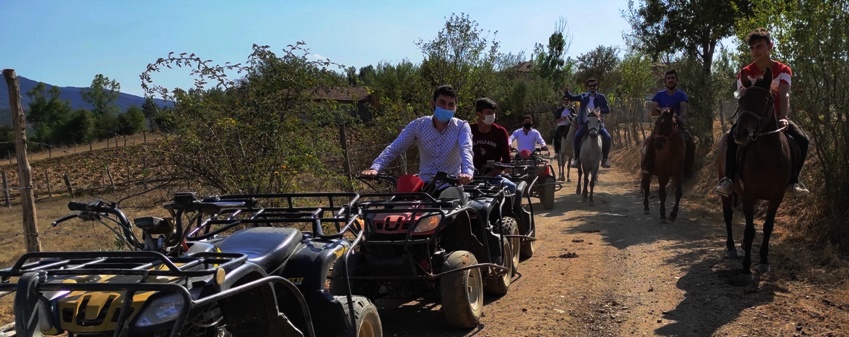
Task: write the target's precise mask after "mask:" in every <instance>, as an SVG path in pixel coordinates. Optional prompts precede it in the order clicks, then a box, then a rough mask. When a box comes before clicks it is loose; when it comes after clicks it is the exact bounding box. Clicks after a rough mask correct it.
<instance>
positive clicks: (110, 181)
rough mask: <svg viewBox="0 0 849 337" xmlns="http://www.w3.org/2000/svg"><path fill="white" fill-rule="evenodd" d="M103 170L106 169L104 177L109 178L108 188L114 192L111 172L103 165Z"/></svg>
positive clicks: (107, 166)
mask: <svg viewBox="0 0 849 337" xmlns="http://www.w3.org/2000/svg"><path fill="white" fill-rule="evenodd" d="M103 168H104V169H106V176H107V177H108V178H109V186H110V187H112V191H113V192H114V191H115V181H114V180H112V172H110V171H109V165H103Z"/></svg>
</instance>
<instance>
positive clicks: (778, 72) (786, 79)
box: [714, 28, 810, 196]
mask: <svg viewBox="0 0 849 337" xmlns="http://www.w3.org/2000/svg"><path fill="white" fill-rule="evenodd" d="M746 42H747V44H748V45H749V52H750V53H751V54H752V59H753V60H754V61H753V62H752V63H751V64H749V65H747V66H745V67H743V69H742V70H740V73H738V74H737V89H738V91H739V92H740V94H741V95H742V94H743V93H744V92H745V91H746V88H745V87H743V76H746V77H748V79H749V81H750V82H755V80H756V79H757V78H760V77H761V76H762V75H763V74H764V71H765V70H766V68H767V67H769V68H770V71H771V72H772V86H771V88H770V90H771V91H772V96H773V98H774V100H773V101H775V110H776V111H777V112H778V119H779V125H778V126H779V127H786V129H785V130H784V132H785V133H786V134H788V135H790V136H792V137H793V139H795V140H796V142H797V143H798V144H799V155H800V157H801V158H800V159H801V160H799V161H798V163H794V164H793V171H792V174H791V176H790V185H789V186H788V189H789V192H792V193H793V195H794V196H802V195H807V194H808V193H810V192H809V191H808V189H807V188H805V185H803V184H801V183H799V172H801V171H802V165H803V164H804V162H805V158H806V157H807V155H808V144H809V142H810V141H809V140H808V136H807V135H805V133H804V132H802V129H800V128H799V126H797V125H796V123H793V122H791V121H790V120H789V119H788V118H787V116H788V114H789V112H790V84H791V79H792V77H793V70H791V69H790V67H789V66H787V65H786V64H784V63H781V62H778V61H775V60H773V59H772V58H771V57H770V52H771V51H772V48H773V44H772V38H770V35H769V32H768V31H767V30H766V29H765V28H757V29H755V30H753V31H752V32H751V33H749V36H747V37H746ZM730 132H732V133H733V132H734V131H733V127H732V131H730ZM736 157H737V143H735V142H733V141H731V142H728V149H727V151H726V154H725V177H724V178H722V179H721V180H720V181H719V185H717V186H716V187H715V188H714V192H716V193H717V194H719V195H722V196H729V195H731V186H732V180H731V179H733V178H734V175H735V174H736V169H737V165H736Z"/></svg>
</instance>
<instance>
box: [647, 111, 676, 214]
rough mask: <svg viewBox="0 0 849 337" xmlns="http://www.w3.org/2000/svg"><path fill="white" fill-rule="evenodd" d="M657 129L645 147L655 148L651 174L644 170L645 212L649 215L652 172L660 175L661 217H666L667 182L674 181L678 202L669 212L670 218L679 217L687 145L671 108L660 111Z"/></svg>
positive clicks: (656, 123)
mask: <svg viewBox="0 0 849 337" xmlns="http://www.w3.org/2000/svg"><path fill="white" fill-rule="evenodd" d="M654 125H655V126H654V131H653V132H652V135H651V136H650V138H648V139H646V146H652V147H654V151H655V156H654V163H653V165H651V167H652V169H651V173H648V174H646V173H643V179H642V183H641V186H642V188H641V189H642V190H643V207H644V208H643V212H644V213H645V214H649V192H650V189H649V187H651V180H652V175H656V176H657V182H658V190H657V192H658V195H659V197H660V219H661V220H666V184H668V183H669V180H672V184H673V185H674V186H675V205H674V206H672V212H671V213H669V220H671V221H675V218H677V217H678V204H679V203H680V202H681V195H682V194H683V193H682V192H681V185H682V183H681V181H682V180H683V179H684V157H685V150H686V145H685V142H684V135H683V134H681V132H678V120H677V117H675V114H674V112H673V111H672V110H671V109H669V108H664V109H663V110H661V113H660V116H659V117H658V118H657V120H656V121H655V123H654Z"/></svg>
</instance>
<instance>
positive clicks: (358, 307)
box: [336, 296, 383, 337]
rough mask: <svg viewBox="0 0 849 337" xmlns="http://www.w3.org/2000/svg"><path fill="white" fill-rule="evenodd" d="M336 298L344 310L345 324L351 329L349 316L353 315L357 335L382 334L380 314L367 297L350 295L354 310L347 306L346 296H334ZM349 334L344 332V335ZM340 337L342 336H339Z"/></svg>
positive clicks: (373, 336)
mask: <svg viewBox="0 0 849 337" xmlns="http://www.w3.org/2000/svg"><path fill="white" fill-rule="evenodd" d="M336 300H337V301H339V303H341V304H342V309H343V310H344V311H345V324H346V325H347V326H348V327H349V329H348V331H351V330H354V329H351V328H350V327H351V317H352V316H353V317H354V322H355V323H356V330H355V331H356V332H357V333H356V336H357V337H381V336H383V326H382V325H381V323H380V315H378V313H377V307H376V306H375V305H374V303H372V302H371V301H370V300H369V299H368V298H366V297H364V296H351V303H352V304H353V306H354V311H353V312H351V308H350V307H349V306H348V296H336ZM347 336H350V334H345V337H347ZM340 337H342V336H340Z"/></svg>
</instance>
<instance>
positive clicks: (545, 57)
mask: <svg viewBox="0 0 849 337" xmlns="http://www.w3.org/2000/svg"><path fill="white" fill-rule="evenodd" d="M571 44H572V37H571V36H569V34H568V32H567V31H566V19H565V18H562V17H561V18H560V20H558V21H557V26H556V28H555V30H554V33H552V34H551V36H549V38H548V44H547V45H545V46H543V45H542V44H540V43H537V44H536V45H535V46H534V55H533V65H534V66H533V69H534V71H535V72H536V73H537V74H539V76H540V77H541V78H542V79H545V80H547V81H549V82H551V84H552V88H553V89H554V90H555V91H559V90H560V89H562V88H563V85H565V84H566V77H567V76H568V75H570V74H569V73H570V70H571V69H570V68H571V64H567V63H566V59H564V56H565V54H566V53H567V52H569V46H570V45H571Z"/></svg>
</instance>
